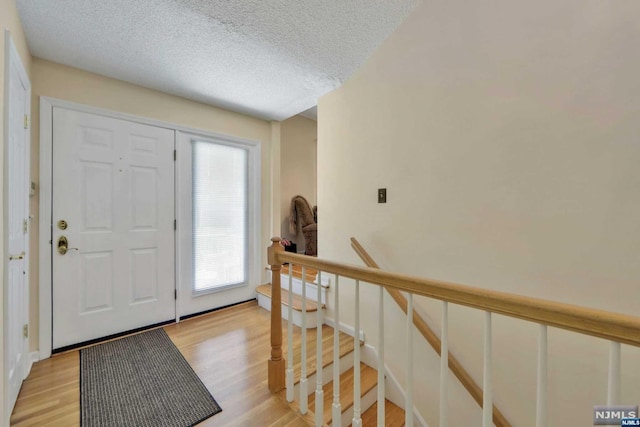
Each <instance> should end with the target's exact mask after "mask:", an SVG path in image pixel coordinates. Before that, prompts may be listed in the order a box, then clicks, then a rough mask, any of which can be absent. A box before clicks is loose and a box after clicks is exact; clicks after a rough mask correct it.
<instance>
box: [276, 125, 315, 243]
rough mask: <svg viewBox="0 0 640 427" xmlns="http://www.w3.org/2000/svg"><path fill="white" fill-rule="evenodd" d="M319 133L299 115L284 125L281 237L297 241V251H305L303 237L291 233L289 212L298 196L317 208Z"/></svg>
mask: <svg viewBox="0 0 640 427" xmlns="http://www.w3.org/2000/svg"><path fill="white" fill-rule="evenodd" d="M317 129H318V125H317V123H316V121H315V120H311V119H308V118H306V117H303V116H300V115H298V116H293V117H292V118H290V119H287V120H285V121H283V122H282V123H281V147H280V153H281V155H280V159H281V162H280V179H281V187H280V188H281V200H282V205H281V209H280V217H281V220H282V222H281V228H280V233H281V234H280V236H282V237H284V238H287V239H290V240H292V241H295V242H296V243H297V245H298V251H304V237H303V236H302V233H299V234H298V235H297V236H294V235H292V234H291V233H289V208H290V204H291V198H292V197H293V196H295V195H297V194H300V195H302V196H304V197H305V198H306V199H307V200H309V203H311V206H313V205H315V204H316V176H317V172H316V168H317V159H316V147H317Z"/></svg>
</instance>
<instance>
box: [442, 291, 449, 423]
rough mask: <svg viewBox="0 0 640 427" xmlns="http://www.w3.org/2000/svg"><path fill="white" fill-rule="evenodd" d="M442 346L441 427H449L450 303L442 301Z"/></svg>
mask: <svg viewBox="0 0 640 427" xmlns="http://www.w3.org/2000/svg"><path fill="white" fill-rule="evenodd" d="M441 335H442V338H441V345H440V427H447V426H448V425H449V405H448V401H449V400H448V396H449V393H448V389H449V383H448V381H449V303H447V302H446V301H442V332H441Z"/></svg>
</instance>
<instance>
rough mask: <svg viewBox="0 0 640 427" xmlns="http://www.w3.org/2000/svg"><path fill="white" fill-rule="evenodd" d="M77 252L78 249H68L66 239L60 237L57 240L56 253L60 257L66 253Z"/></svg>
mask: <svg viewBox="0 0 640 427" xmlns="http://www.w3.org/2000/svg"><path fill="white" fill-rule="evenodd" d="M77 250H78V248H70V247H69V241H68V240H67V238H66V237H64V236H60V238H59V239H58V253H59V254H60V255H64V254H66V253H67V252H68V251H77Z"/></svg>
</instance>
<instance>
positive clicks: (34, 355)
mask: <svg viewBox="0 0 640 427" xmlns="http://www.w3.org/2000/svg"><path fill="white" fill-rule="evenodd" d="M39 360H40V352H38V351H32V352H31V353H29V354H28V355H27V366H26V368H25V373H24V378H25V379H26V378H27V377H28V376H29V374H30V373H31V368H32V367H33V364H34V363H36V362H38V361H39Z"/></svg>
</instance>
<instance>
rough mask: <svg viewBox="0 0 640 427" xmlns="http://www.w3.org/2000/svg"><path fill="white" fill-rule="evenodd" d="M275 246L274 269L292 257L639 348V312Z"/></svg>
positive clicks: (333, 270) (325, 269) (352, 275)
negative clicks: (428, 276) (583, 304)
mask: <svg viewBox="0 0 640 427" xmlns="http://www.w3.org/2000/svg"><path fill="white" fill-rule="evenodd" d="M272 240H274V245H276V244H277V245H279V240H280V239H279V238H274V239H272ZM276 242H277V243H276ZM271 248H272V250H271V251H270V252H269V264H271V268H272V270H274V269H275V267H277V268H278V269H279V265H282V264H283V263H285V262H289V263H293V264H298V265H303V266H306V267H311V268H315V269H317V270H321V271H323V272H327V273H331V274H338V275H340V276H343V277H348V278H351V279H358V280H360V281H363V282H366V283H371V284H375V285H381V286H386V287H388V288H393V289H397V290H399V291H405V292H411V293H413V294H415V295H421V296H425V297H429V298H434V299H438V300H441V301H447V302H451V303H454V304H459V305H464V306H467V307H472V308H476V309H478V310H484V311H489V312H491V313H496V314H501V315H504V316H509V317H515V318H518V319H523V320H528V321H531V322H535V323H540V324H544V325H549V326H554V327H556V328H561V329H566V330H569V331H573V332H578V333H581V334H585V335H591V336H594V337H598V338H604V339H607V340H611V341H617V342H620V343H623V344H629V345H633V346H636V347H640V318H639V317H636V316H629V315H623V314H618V313H612V312H608V311H603V310H596V309H591V308H585V307H580V306H576V305H571V304H564V303H559V302H554V301H548V300H544V299H539V298H530V297H525V296H521V295H515V294H510V293H506V292H498V291H493V290H489V289H483V288H476V287H472V286H465V285H458V284H454V283H448V282H444V281H439V280H433V279H424V278H420V277H415V276H408V275H402V274H396V273H389V272H385V271H381V270H376V269H374V268H370V267H358V266H354V265H349V264H342V263H338V262H334V261H327V260H323V259H320V258H315V257H310V256H306V255H299V254H295V253H292V252H285V251H282V250H274V249H273V246H271ZM274 276H278V274H277V271H274ZM274 298H275V297H274Z"/></svg>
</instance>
